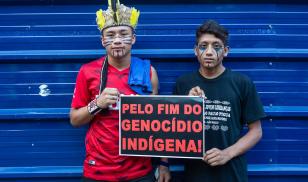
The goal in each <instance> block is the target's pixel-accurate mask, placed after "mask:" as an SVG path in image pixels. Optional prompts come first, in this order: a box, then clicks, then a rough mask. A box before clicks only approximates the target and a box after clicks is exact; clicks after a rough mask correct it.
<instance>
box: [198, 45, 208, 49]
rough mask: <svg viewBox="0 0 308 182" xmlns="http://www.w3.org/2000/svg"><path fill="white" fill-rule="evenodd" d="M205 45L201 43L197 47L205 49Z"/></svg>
mask: <svg viewBox="0 0 308 182" xmlns="http://www.w3.org/2000/svg"><path fill="white" fill-rule="evenodd" d="M206 48H207V45H205V44H203V45H199V49H206Z"/></svg>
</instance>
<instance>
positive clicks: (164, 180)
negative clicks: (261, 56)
mask: <svg viewBox="0 0 308 182" xmlns="http://www.w3.org/2000/svg"><path fill="white" fill-rule="evenodd" d="M158 170H159V177H158V180H157V181H158V182H169V181H170V180H171V173H170V171H169V168H168V167H165V166H159V167H158Z"/></svg>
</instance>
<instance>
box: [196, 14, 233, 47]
mask: <svg viewBox="0 0 308 182" xmlns="http://www.w3.org/2000/svg"><path fill="white" fill-rule="evenodd" d="M204 34H213V35H214V36H215V37H217V38H218V39H220V40H221V41H222V42H223V43H224V45H225V46H227V45H228V43H229V41H228V39H229V32H228V30H227V29H225V27H223V26H222V25H220V24H219V23H218V22H216V21H215V20H208V21H206V22H204V23H203V24H202V25H200V26H199V28H198V29H197V31H196V45H197V44H198V40H199V38H200V37H201V36H202V35H204Z"/></svg>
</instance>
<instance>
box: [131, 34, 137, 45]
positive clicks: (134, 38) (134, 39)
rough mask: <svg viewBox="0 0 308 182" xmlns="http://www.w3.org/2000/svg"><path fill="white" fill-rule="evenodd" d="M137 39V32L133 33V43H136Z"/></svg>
mask: <svg viewBox="0 0 308 182" xmlns="http://www.w3.org/2000/svg"><path fill="white" fill-rule="evenodd" d="M136 39H137V37H136V34H133V36H132V45H134V44H135V42H136Z"/></svg>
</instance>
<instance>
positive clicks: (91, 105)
mask: <svg viewBox="0 0 308 182" xmlns="http://www.w3.org/2000/svg"><path fill="white" fill-rule="evenodd" d="M87 108H88V111H89V113H90V114H91V115H95V114H97V113H99V112H100V111H101V110H102V108H100V107H98V105H97V100H96V99H94V100H92V101H91V102H90V103H89V104H88V107H87Z"/></svg>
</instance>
